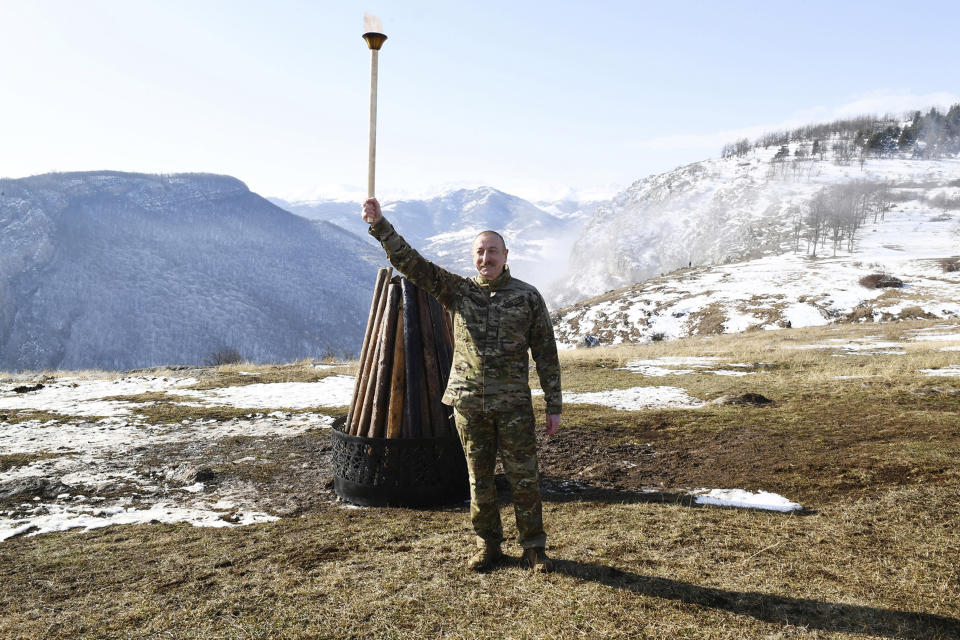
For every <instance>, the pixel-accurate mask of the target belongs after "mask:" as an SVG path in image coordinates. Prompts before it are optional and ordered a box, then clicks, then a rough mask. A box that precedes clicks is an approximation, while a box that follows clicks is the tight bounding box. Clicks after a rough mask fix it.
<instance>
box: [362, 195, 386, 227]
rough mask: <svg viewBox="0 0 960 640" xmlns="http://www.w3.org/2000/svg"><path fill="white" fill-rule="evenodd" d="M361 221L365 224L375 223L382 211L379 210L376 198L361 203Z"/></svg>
mask: <svg viewBox="0 0 960 640" xmlns="http://www.w3.org/2000/svg"><path fill="white" fill-rule="evenodd" d="M362 215H363V221H364V222H366V223H367V224H377V223H378V222H380V218H382V217H383V213H382V212H381V211H380V203H379V202H377V199H376V198H370V199H369V200H367V201H366V202H364V203H363V214H362Z"/></svg>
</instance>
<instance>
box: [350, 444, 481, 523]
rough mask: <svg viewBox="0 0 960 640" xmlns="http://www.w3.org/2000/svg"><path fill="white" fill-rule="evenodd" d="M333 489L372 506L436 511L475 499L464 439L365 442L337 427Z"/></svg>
mask: <svg viewBox="0 0 960 640" xmlns="http://www.w3.org/2000/svg"><path fill="white" fill-rule="evenodd" d="M331 431H332V434H333V474H334V481H333V488H334V490H335V491H336V492H337V495H338V496H340V498H341V499H343V500H345V501H346V502H350V503H352V504H358V505H362V506H366V507H435V506H440V505H444V504H453V503H456V502H463V501H464V500H466V499H467V498H468V497H469V495H470V488H469V485H468V482H467V462H466V459H465V458H464V455H463V448H462V447H461V445H460V439H459V438H458V437H456V436H453V437H444V438H390V439H387V438H364V437H361V436H352V435H350V434H349V433H344V432H343V431H341V430H340V429H339V428H337V427H334V428H333V429H332V430H331Z"/></svg>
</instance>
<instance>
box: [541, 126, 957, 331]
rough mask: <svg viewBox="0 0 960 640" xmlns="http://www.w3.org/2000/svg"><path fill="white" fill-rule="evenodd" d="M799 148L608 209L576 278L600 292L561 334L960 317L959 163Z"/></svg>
mask: <svg viewBox="0 0 960 640" xmlns="http://www.w3.org/2000/svg"><path fill="white" fill-rule="evenodd" d="M805 144H808V143H807V142H804V141H800V142H795V143H790V144H788V145H786V149H787V151H786V152H781V148H779V147H772V148H762V147H761V148H752V149H750V150H749V151H748V152H747V153H746V154H745V155H744V156H740V157H737V156H731V157H727V158H724V159H719V160H708V161H704V162H698V163H695V164H693V165H689V166H686V167H681V168H680V169H677V170H675V171H672V172H670V173H667V174H663V175H659V176H652V177H650V178H647V179H645V180H642V181H640V182H638V183H635V184H634V185H633V186H632V187H631V188H630V189H628V190H627V191H626V192H624V193H622V194H620V195H619V196H618V197H617V198H615V199H614V201H613V202H612V203H610V204H609V205H605V206H603V207H601V209H600V210H599V211H598V214H597V216H595V218H594V219H593V220H592V221H591V223H590V224H589V225H588V227H587V229H586V230H585V232H584V235H583V236H582V237H581V238H580V239H579V240H578V242H577V244H576V246H575V249H574V256H572V259H571V264H572V271H573V273H574V274H576V277H573V276H571V278H570V280H569V284H570V286H571V287H572V289H567V293H568V294H569V295H570V296H571V297H573V298H574V299H577V298H578V297H580V296H584V295H589V294H595V295H593V296H591V297H587V298H585V299H580V300H579V301H577V302H576V304H574V305H572V306H568V307H566V308H564V309H561V310H559V311H558V312H557V313H556V314H555V316H554V317H555V327H556V330H557V336H558V340H560V341H561V342H563V343H566V344H568V345H576V344H596V343H599V344H616V343H620V342H648V341H651V340H660V339H668V338H676V337H683V336H687V335H697V334H700V335H702V334H711V333H720V332H737V331H744V330H748V329H763V328H767V329H769V328H777V327H786V326H793V327H799V326H810V325H819V324H827V323H830V322H834V321H839V320H847V321H867V320H895V319H898V318H914V317H931V318H932V317H940V318H951V319H956V318H960V296H958V291H960V286H958V285H960V160H958V159H956V158H951V157H942V158H940V159H936V160H932V159H926V160H924V159H909V158H902V157H896V156H889V155H888V156H884V157H878V156H875V155H868V156H865V157H864V158H863V161H862V162H860V161H857V162H853V161H852V160H850V159H845V158H839V157H836V156H835V155H834V154H833V152H832V151H831V150H829V149H828V150H827V151H826V153H825V154H824V159H823V160H820V159H819V157H818V158H817V159H812V158H811V157H810V156H809V154H807V155H806V156H805V157H802V159H801V160H796V158H797V154H796V151H797V150H798V149H803V145H805ZM879 275H884V276H887V275H889V276H893V278H896V279H899V280H900V281H902V286H897V287H883V286H881V287H879V288H878V287H874V286H872V284H876V280H878V279H880V280H881V284H883V281H884V280H886V278H879ZM861 281H863V282H861ZM890 282H892V283H894V284H895V281H893V280H890Z"/></svg>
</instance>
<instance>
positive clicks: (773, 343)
mask: <svg viewBox="0 0 960 640" xmlns="http://www.w3.org/2000/svg"><path fill="white" fill-rule="evenodd" d="M931 326H933V324H932V323H930V322H915V323H896V324H889V325H843V326H833V327H824V328H818V329H803V330H784V331H778V332H754V333H748V334H743V335H738V336H716V337H711V338H704V339H696V338H694V339H687V340H682V341H678V342H669V343H667V342H664V343H655V344H651V345H646V346H636V347H619V348H610V349H593V350H581V351H576V352H567V353H564V354H563V358H562V359H563V367H564V387H565V390H569V391H575V392H586V391H599V390H604V389H612V388H628V387H635V386H660V385H671V386H677V387H681V388H683V389H685V390H686V391H687V392H688V393H689V394H690V395H692V396H694V397H695V398H698V399H700V400H703V401H717V402H708V403H707V404H705V405H704V406H702V407H700V408H696V409H673V410H653V411H617V410H614V409H610V408H607V407H602V406H598V405H568V406H567V407H566V408H565V410H564V417H563V421H564V422H563V425H562V427H561V432H560V433H558V434H557V435H556V436H554V437H552V438H549V439H544V440H543V441H542V442H541V446H542V448H541V457H542V473H543V476H544V489H545V492H544V496H545V520H546V526H547V530H548V534H549V536H550V540H549V545H550V551H551V554H552V556H553V557H554V558H555V559H556V560H557V563H556V564H557V567H556V571H555V572H554V573H552V574H547V575H533V574H531V573H529V572H527V571H525V570H524V569H522V568H521V567H520V566H519V560H518V558H519V549H518V548H516V546H513V547H512V548H511V547H509V546H508V547H507V549H506V550H507V552H508V554H509V555H510V556H511V559H510V560H509V561H508V562H506V563H505V564H504V565H503V566H502V567H499V568H497V569H496V570H494V571H491V572H490V573H486V574H474V573H471V572H468V571H467V570H466V569H465V568H464V562H465V559H466V557H467V555H468V553H469V552H470V544H471V543H470V538H471V532H470V528H469V524H468V520H467V512H466V509H465V508H464V507H456V508H451V509H437V510H428V511H413V510H406V509H351V508H345V507H344V506H342V505H340V504H338V503H336V502H335V501H331V500H329V499H317V500H313V501H310V503H309V507H308V508H304V509H303V511H302V513H300V514H299V515H297V516H296V517H284V518H282V519H281V520H278V521H276V522H272V523H267V524H262V525H253V526H248V527H238V528H229V529H210V528H196V527H191V526H189V525H159V524H158V525H140V526H114V527H110V528H106V529H99V530H93V531H90V532H66V533H59V534H45V535H39V536H32V537H17V538H13V539H9V540H6V541H4V542H2V543H0V571H2V575H3V579H2V581H0V638H4V639H7V638H9V639H14V638H31V639H32V638H264V639H266V638H271V639H273V638H410V637H414V638H731V639H732V638H737V639H739V638H758V639H759V638H846V637H856V638H942V639H948V638H960V596H958V593H960V569H958V567H957V565H958V563H960V506H958V499H960V377H927V376H923V375H921V374H920V373H919V370H920V369H935V368H942V367H948V366H950V365H955V364H956V363H958V362H960V351H943V350H941V349H942V348H944V347H946V346H951V345H952V346H956V345H958V344H960V340H956V341H954V342H920V341H911V340H910V338H912V337H914V336H915V335H917V333H916V332H917V331H918V330H923V329H927V328H930V327H931ZM943 332H945V333H951V332H952V333H960V329H958V328H957V327H953V328H949V329H944V330H943ZM851 340H853V341H861V342H863V341H871V340H872V341H889V342H899V343H902V344H901V345H900V346H899V348H897V349H896V350H897V351H902V352H905V353H889V352H887V353H871V351H883V349H873V350H871V349H867V350H866V351H851V350H847V351H841V350H840V349H841V348H842V347H843V346H845V345H847V344H849V343H848V342H847V341H851ZM827 341H830V342H827ZM815 343H817V344H829V345H831V346H833V347H834V348H832V349H812V348H804V347H805V346H806V345H811V344H815ZM854 344H856V343H854ZM892 350H893V349H887V350H886V351H892ZM660 356H714V357H717V358H719V360H718V362H717V366H716V367H714V368H720V367H721V366H722V365H723V364H724V363H727V364H732V363H736V364H738V365H740V367H739V369H740V370H742V371H745V372H749V373H751V375H745V376H723V375H716V374H715V373H712V372H711V370H710V369H704V370H700V371H696V372H694V373H689V374H685V375H670V376H665V377H646V376H641V375H638V374H636V373H633V372H630V371H626V370H622V369H620V367H623V366H624V365H625V364H626V363H628V362H630V361H631V360H634V359H638V358H643V359H652V358H657V357H660ZM728 368H729V367H728ZM268 369H269V377H270V379H278V380H282V379H300V378H298V375H297V374H296V372H295V371H292V370H291V371H286V372H284V368H283V367H274V368H268ZM214 374H215V375H216V372H214ZM264 375H265V376H267V375H268V373H267V369H265V373H264ZM222 376H223V380H228V379H230V377H231V376H235V371H234V370H231V369H229V368H225V369H223V371H222ZM235 377H236V376H235ZM204 384H210V385H214V381H212V380H210V379H205V380H204ZM222 384H230V383H229V382H228V381H227V382H222ZM746 393H753V394H760V395H763V396H764V397H766V398H768V399H769V400H771V401H772V402H771V403H770V404H764V405H736V404H727V403H726V402H725V401H724V399H730V398H735V397H737V396H741V395H742V394H746ZM535 403H536V406H537V408H538V410H542V408H543V404H542V401H541V400H539V399H537V400H536V401H535ZM225 419H226V418H225ZM309 435H310V437H311V438H313V440H314V441H313V442H312V443H310V445H309V446H311V447H313V448H314V449H319V448H322V447H323V443H324V442H325V441H326V440H327V439H328V438H329V436H328V434H327V433H326V432H316V433H313V434H309ZM291 446H292V445H291ZM304 446H306V445H304ZM298 460H299V459H298ZM2 462H3V465H4V466H12V465H17V464H26V463H27V462H26V461H18V460H16V459H14V458H13V457H9V458H3V459H2ZM325 464H328V462H326V463H325ZM571 487H572V488H571ZM698 487H707V488H744V489H750V490H761V489H762V490H766V491H772V492H776V493H779V494H781V495H783V496H785V497H787V498H789V499H791V500H794V501H797V502H800V503H801V504H803V505H804V507H805V509H804V511H803V512H800V513H792V514H781V513H774V512H763V511H754V510H743V509H732V508H712V507H702V506H698V505H695V504H693V502H692V499H691V498H690V496H689V494H688V493H687V490H689V489H694V488H698ZM316 489H317V492H318V495H319V494H323V495H327V494H329V487H317V488H316ZM273 490H275V488H274V489H273ZM290 490H291V491H293V488H292V487H291V488H290ZM296 490H297V491H299V492H301V494H302V493H303V492H305V491H306V492H309V491H310V488H309V487H296ZM504 498H505V499H504V504H503V516H504V523H505V526H506V529H507V535H508V537H509V536H511V535H512V533H513V532H514V529H513V526H512V525H513V523H512V511H511V507H510V506H509V504H508V502H507V499H506V498H507V497H506V496H504Z"/></svg>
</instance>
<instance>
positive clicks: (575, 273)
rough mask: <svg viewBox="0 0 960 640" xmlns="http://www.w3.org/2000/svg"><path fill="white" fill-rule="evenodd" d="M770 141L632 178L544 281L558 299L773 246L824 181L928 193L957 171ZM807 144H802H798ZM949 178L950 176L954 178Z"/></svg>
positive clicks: (781, 248) (958, 176)
mask: <svg viewBox="0 0 960 640" xmlns="http://www.w3.org/2000/svg"><path fill="white" fill-rule="evenodd" d="M802 144H804V143H793V144H791V145H789V146H788V147H787V149H786V151H787V152H788V155H787V156H786V157H785V158H784V159H783V161H782V162H776V161H774V159H775V156H776V155H777V153H778V151H780V150H779V149H777V148H776V147H770V148H759V149H754V150H752V151H750V152H749V153H747V154H746V155H744V156H733V157H729V158H724V159H713V160H706V161H703V162H697V163H694V164H691V165H687V166H685V167H680V168H678V169H676V170H674V171H671V172H669V173H664V174H660V175H655V176H650V177H647V178H644V179H642V180H639V181H637V182H636V183H634V184H633V185H632V186H631V187H629V188H628V189H627V190H625V191H624V192H622V193H620V194H619V195H617V196H616V197H615V198H614V199H613V200H612V201H611V202H609V203H607V204H605V205H601V206H600V207H599V208H598V209H597V211H596V213H595V214H594V216H593V218H592V219H591V220H590V222H589V223H588V224H587V226H586V227H585V228H584V230H583V233H582V235H581V236H580V238H579V239H578V240H577V242H576V244H575V245H574V248H573V252H572V254H571V256H570V269H569V272H568V273H567V274H566V276H565V277H563V278H562V279H561V280H559V281H557V282H555V283H554V285H553V286H552V287H550V291H551V292H552V294H553V295H552V299H554V300H556V301H557V302H559V303H562V304H571V303H573V302H576V301H578V300H583V299H585V298H588V297H592V296H597V295H600V294H602V293H603V292H605V291H609V290H611V289H617V288H620V287H624V286H628V285H632V284H634V283H637V282H641V281H643V280H646V279H648V278H654V277H657V276H659V275H662V274H664V273H669V272H671V271H674V270H676V269H680V268H684V267H688V266H694V267H695V266H707V265H716V264H724V263H728V262H734V261H741V260H745V259H750V258H754V257H759V256H763V255H777V254H780V253H783V252H785V251H790V250H791V249H793V247H794V242H793V231H794V225H795V223H796V221H797V219H798V216H803V215H804V213H805V211H806V210H807V208H808V205H809V203H810V202H811V200H812V199H813V198H814V197H815V195H816V193H817V192H818V191H819V190H821V189H823V188H824V187H825V186H829V185H837V184H843V183H852V182H856V181H860V182H862V183H864V184H873V185H879V184H884V183H886V184H888V185H889V186H890V187H892V188H893V189H895V190H896V189H900V190H903V189H908V190H912V193H914V194H916V196H917V197H918V198H920V197H925V198H930V197H933V196H935V195H936V194H937V193H943V192H944V189H950V188H952V187H951V186H950V185H951V184H953V183H955V182H956V181H957V180H960V161H958V160H956V159H943V160H905V159H900V158H870V159H867V160H866V162H865V163H864V164H863V165H862V166H861V164H860V163H859V162H857V161H856V160H853V161H849V162H847V163H846V164H842V165H841V164H836V163H835V162H833V159H832V155H831V153H829V152H827V153H825V154H824V155H823V157H822V158H821V157H819V156H814V155H813V154H810V153H809V152H807V153H805V154H804V155H803V157H802V159H800V158H798V157H797V156H796V155H795V154H796V153H797V150H798V148H799V147H800V145H802ZM806 148H807V149H809V144H807V145H806ZM954 186H955V185H954Z"/></svg>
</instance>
